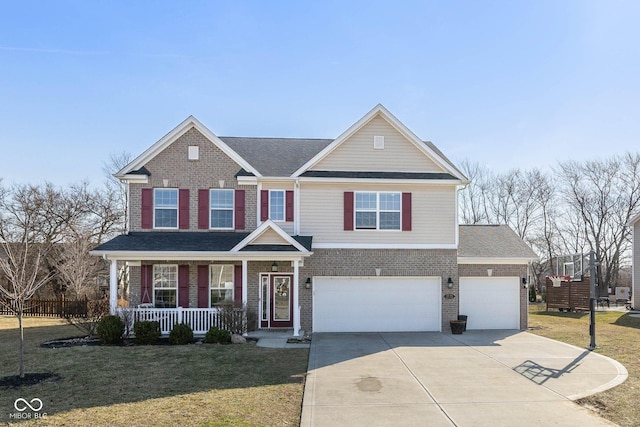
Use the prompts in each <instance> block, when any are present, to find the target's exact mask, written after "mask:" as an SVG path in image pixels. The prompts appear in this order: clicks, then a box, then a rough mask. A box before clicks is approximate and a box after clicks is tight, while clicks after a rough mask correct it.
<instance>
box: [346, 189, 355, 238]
mask: <svg viewBox="0 0 640 427" xmlns="http://www.w3.org/2000/svg"><path fill="white" fill-rule="evenodd" d="M344 229H345V231H351V230H353V191H345V192H344Z"/></svg>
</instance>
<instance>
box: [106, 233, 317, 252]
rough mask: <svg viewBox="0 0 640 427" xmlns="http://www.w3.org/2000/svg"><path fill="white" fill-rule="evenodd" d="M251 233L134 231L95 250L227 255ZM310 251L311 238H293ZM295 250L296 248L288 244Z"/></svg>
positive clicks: (265, 249)
mask: <svg viewBox="0 0 640 427" xmlns="http://www.w3.org/2000/svg"><path fill="white" fill-rule="evenodd" d="M248 235H249V233H233V232H200V231H194V232H159V231H153V232H131V233H129V234H123V235H120V236H117V237H115V238H113V239H111V240H109V241H108V242H106V243H103V244H102V245H100V246H98V247H97V248H95V249H94V251H96V252H110V251H114V252H119V251H132V252H226V251H230V250H231V249H232V248H233V247H234V246H236V245H237V244H238V243H240V242H241V241H242V240H243V239H244V238H246V237H247V236H248ZM293 238H294V239H295V240H296V241H298V242H299V243H300V244H301V245H302V246H304V247H305V248H306V249H308V250H311V241H312V238H311V237H310V236H293ZM272 246H287V247H290V248H291V250H293V251H295V250H296V249H295V248H294V247H293V246H288V245H272ZM251 247H252V249H247V251H251V250H259V251H261V252H262V251H265V252H268V251H282V250H283V249H282V248H281V247H278V248H276V247H271V246H269V245H261V246H258V245H252V246H251Z"/></svg>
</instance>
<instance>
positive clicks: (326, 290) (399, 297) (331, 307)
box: [313, 277, 442, 332]
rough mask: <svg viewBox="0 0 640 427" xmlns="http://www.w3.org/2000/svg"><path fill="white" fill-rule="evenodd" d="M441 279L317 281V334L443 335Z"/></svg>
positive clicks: (314, 321) (365, 278)
mask: <svg viewBox="0 0 640 427" xmlns="http://www.w3.org/2000/svg"><path fill="white" fill-rule="evenodd" d="M440 283H441V279H440V278H439V277H419V278H417V277H412V278H408V277H314V279H313V331H314V332H392V331H393V332H396V331H440V330H441V326H440V325H441V320H440V319H441V308H440V300H441V299H442V295H441V290H440V287H441V285H440Z"/></svg>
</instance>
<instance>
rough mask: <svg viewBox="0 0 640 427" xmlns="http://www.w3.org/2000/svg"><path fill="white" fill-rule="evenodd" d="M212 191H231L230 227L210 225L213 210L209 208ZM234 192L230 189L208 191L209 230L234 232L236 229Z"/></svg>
mask: <svg viewBox="0 0 640 427" xmlns="http://www.w3.org/2000/svg"><path fill="white" fill-rule="evenodd" d="M214 191H231V192H232V193H233V196H232V197H231V209H230V210H231V227H213V226H212V225H211V211H213V208H212V207H211V200H212V199H213V198H212V197H211V194H212V193H213V192H214ZM217 210H229V209H217ZM235 213H236V191H235V190H234V189H232V188H211V189H209V230H235V227H236V215H235Z"/></svg>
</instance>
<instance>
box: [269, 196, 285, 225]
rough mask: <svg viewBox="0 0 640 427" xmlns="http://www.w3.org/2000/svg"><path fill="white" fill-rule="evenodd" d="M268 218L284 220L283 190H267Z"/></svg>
mask: <svg viewBox="0 0 640 427" xmlns="http://www.w3.org/2000/svg"><path fill="white" fill-rule="evenodd" d="M269 218H270V219H271V220H272V221H284V190H270V191H269Z"/></svg>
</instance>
